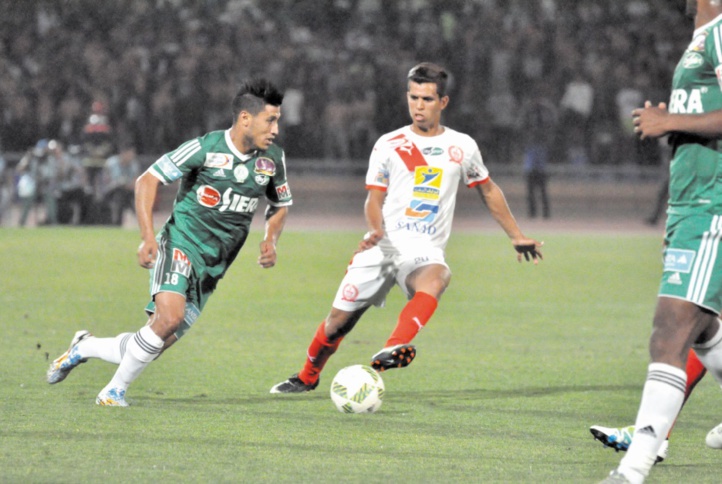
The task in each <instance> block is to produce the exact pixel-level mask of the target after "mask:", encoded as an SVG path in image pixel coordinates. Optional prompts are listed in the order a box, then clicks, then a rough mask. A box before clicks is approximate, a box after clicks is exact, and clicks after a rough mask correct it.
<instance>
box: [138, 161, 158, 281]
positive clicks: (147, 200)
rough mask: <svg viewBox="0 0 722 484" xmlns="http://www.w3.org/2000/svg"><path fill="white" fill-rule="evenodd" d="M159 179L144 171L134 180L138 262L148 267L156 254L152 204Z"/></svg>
mask: <svg viewBox="0 0 722 484" xmlns="http://www.w3.org/2000/svg"><path fill="white" fill-rule="evenodd" d="M158 185H160V180H158V179H157V178H156V177H155V176H153V175H152V174H151V173H150V172H149V171H146V172H145V173H143V174H142V175H141V176H139V177H138V179H137V180H136V181H135V213H136V216H137V218H138V225H139V227H140V238H141V240H142V242H141V243H140V247H138V264H139V265H140V266H141V267H144V268H146V269H149V268H151V267H153V264H154V263H155V259H156V257H157V256H158V242H157V241H156V240H155V230H154V229H153V206H154V205H155V199H156V196H157V194H158Z"/></svg>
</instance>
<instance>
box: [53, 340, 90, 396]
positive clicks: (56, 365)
mask: <svg viewBox="0 0 722 484" xmlns="http://www.w3.org/2000/svg"><path fill="white" fill-rule="evenodd" d="M90 336H92V334H90V332H89V331H85V330H82V331H78V332H77V333H75V336H74V337H73V340H72V341H71V342H70V347H69V348H68V351H66V352H65V353H63V354H62V355H60V356H58V357H57V358H56V359H55V360H54V361H53V362H52V363H50V368H48V373H47V379H48V383H50V384H51V385H52V384H54V383H60V382H61V381H63V380H65V378H66V377H67V376H68V374H70V372H71V370H72V369H73V368H75V367H76V366H78V365H79V364H81V363H85V362H86V361H88V359H87V358H81V357H80V354H79V353H78V348H77V346H78V343H80V342H81V341H83V340H84V339H85V338H89V337H90Z"/></svg>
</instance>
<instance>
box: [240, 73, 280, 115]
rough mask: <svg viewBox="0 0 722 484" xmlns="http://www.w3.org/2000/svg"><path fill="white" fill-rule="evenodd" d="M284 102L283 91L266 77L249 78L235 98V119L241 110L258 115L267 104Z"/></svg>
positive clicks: (278, 104)
mask: <svg viewBox="0 0 722 484" xmlns="http://www.w3.org/2000/svg"><path fill="white" fill-rule="evenodd" d="M281 103H283V93H282V92H281V91H279V90H278V88H277V87H276V86H274V85H273V84H272V83H271V82H270V81H268V80H266V79H260V78H258V79H248V80H246V81H244V82H243V84H241V87H240V89H239V90H238V92H237V93H236V96H235V97H234V98H233V103H232V109H233V121H234V122H235V121H236V119H238V115H239V114H241V111H246V112H248V113H250V114H252V115H254V116H255V115H256V114H258V113H260V112H261V111H263V110H264V109H265V107H266V104H270V105H271V106H280V105H281Z"/></svg>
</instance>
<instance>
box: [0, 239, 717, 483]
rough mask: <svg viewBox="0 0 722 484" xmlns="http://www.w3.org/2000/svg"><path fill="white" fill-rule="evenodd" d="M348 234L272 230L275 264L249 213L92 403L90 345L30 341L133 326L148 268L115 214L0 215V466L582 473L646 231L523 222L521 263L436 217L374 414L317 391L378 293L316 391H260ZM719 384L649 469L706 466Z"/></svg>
mask: <svg viewBox="0 0 722 484" xmlns="http://www.w3.org/2000/svg"><path fill="white" fill-rule="evenodd" d="M360 235H361V234H360V233H352V232H326V233H302V232H287V233H286V234H284V236H283V238H282V241H281V244H280V246H279V264H278V266H277V267H276V268H274V269H271V270H263V269H261V268H260V267H258V266H257V265H256V264H255V260H256V257H257V250H256V247H257V244H258V242H259V241H260V237H261V234H260V233H258V232H254V233H253V234H252V235H251V237H250V238H249V241H248V243H247V246H246V249H245V250H244V252H242V253H241V256H240V257H239V260H238V261H237V262H236V264H235V265H234V266H233V267H232V268H231V270H230V271H229V273H228V275H227V277H226V279H224V280H223V281H222V282H221V284H220V286H219V289H218V291H217V293H216V294H215V295H214V296H213V298H212V299H211V300H210V302H209V304H208V306H207V308H206V310H205V311H204V313H203V316H202V317H201V318H200V319H199V321H198V322H197V323H196V325H195V327H194V328H193V330H192V331H191V332H190V333H189V334H188V335H187V336H186V337H185V338H184V339H183V340H181V341H180V342H179V343H178V344H176V346H175V347H174V348H173V349H172V350H170V351H169V352H168V353H167V354H165V355H163V357H162V358H160V359H159V360H158V361H156V362H154V363H153V364H151V365H150V366H149V367H148V368H147V369H146V371H145V372H144V373H143V374H142V375H141V377H140V378H139V379H138V380H137V381H136V382H135V383H134V384H133V386H131V388H130V390H129V392H128V395H127V398H128V400H129V401H130V402H131V405H132V406H131V407H129V408H125V409H123V408H101V407H97V406H96V405H95V403H94V401H95V396H96V394H97V393H98V391H99V390H100V389H101V388H102V387H103V386H104V385H105V384H106V383H107V381H108V380H109V379H110V377H111V376H112V374H113V372H114V370H115V367H114V366H112V365H109V364H107V363H104V362H101V361H97V360H93V361H90V362H88V363H87V364H84V365H82V366H80V367H79V368H77V369H76V370H75V371H73V373H72V374H71V375H70V376H69V377H68V379H67V380H66V381H64V382H63V383H61V384H58V385H55V386H50V385H48V384H47V383H45V380H44V377H45V370H46V368H47V365H48V363H49V361H50V360H52V359H53V358H55V357H56V356H57V355H59V354H60V353H62V352H63V351H65V349H66V348H67V345H68V343H69V342H70V339H71V338H72V336H73V334H74V332H75V331H76V330H78V329H89V330H91V331H92V332H93V333H94V334H96V335H98V336H113V335H116V334H118V333H120V332H125V331H136V330H137V329H138V328H139V327H140V326H141V325H142V324H143V323H144V322H145V317H144V314H143V307H144V306H145V303H146V302H147V297H148V296H147V287H148V278H147V272H145V271H143V270H142V269H140V268H139V267H138V266H137V265H136V263H135V249H136V247H137V244H138V242H139V240H138V235H137V234H136V233H135V232H133V231H123V230H117V229H87V228H86V229H37V230H15V229H5V230H0V267H1V268H2V273H1V274H0V321H1V322H2V326H1V327H2V330H3V345H2V348H3V349H2V351H1V352H0V356H1V357H2V358H1V359H0V481H2V482H94V481H95V482H97V481H100V480H103V481H107V482H151V481H152V482H390V481H404V482H485V483H487V482H499V483H501V482H504V483H506V482H574V483H576V482H580V483H583V482H597V481H599V480H601V479H602V478H603V477H604V476H605V475H606V474H607V473H608V472H609V471H610V470H611V469H612V468H614V467H615V465H616V464H617V462H618V460H619V458H620V457H621V454H615V453H614V452H612V451H611V450H610V449H603V448H602V447H601V445H600V444H599V443H597V442H595V441H594V440H593V439H592V437H591V435H590V434H589V431H588V427H589V426H590V425H592V424H603V425H610V426H611V425H627V424H631V423H633V421H634V417H635V415H636V411H637V406H638V403H639V396H640V393H641V386H642V384H643V381H644V377H645V373H646V365H647V361H648V357H647V348H646V344H647V338H648V336H649V331H650V327H651V316H652V311H653V307H654V302H655V296H656V288H657V283H658V277H659V271H660V267H661V261H660V238H658V237H648V236H600V235H585V236H582V235H563V234H549V235H548V236H544V234H534V235H535V236H537V237H539V238H543V239H544V240H545V241H546V247H545V251H544V255H545V261H544V262H543V263H542V264H540V265H539V266H538V267H534V266H532V265H531V264H517V263H516V261H515V256H514V254H513V251H512V249H511V247H510V246H509V244H508V242H507V240H506V239H505V237H503V236H501V235H498V234H489V233H479V234H471V233H465V234H455V235H454V236H453V237H452V240H451V242H450V244H449V247H448V261H449V264H450V265H451V268H452V270H453V272H454V276H453V279H452V283H451V286H450V288H449V290H448V291H447V292H446V294H445V295H444V298H443V300H442V303H441V305H440V306H439V309H438V311H437V312H436V314H435V316H434V318H433V319H432V320H431V322H430V323H429V325H428V326H427V328H426V329H424V331H423V332H422V333H421V334H420V335H419V336H418V337H417V338H416V340H415V341H414V343H415V344H416V345H417V349H418V356H417V358H416V360H415V361H414V363H413V364H412V365H411V366H409V367H408V368H406V369H403V370H394V371H389V372H386V373H384V374H383V378H384V381H385V383H386V390H387V391H386V396H385V399H384V404H383V406H382V408H381V410H380V411H379V412H378V413H376V414H374V415H345V414H341V413H339V412H338V411H336V409H335V408H334V406H333V404H332V403H331V400H330V398H329V395H328V387H329V384H330V382H331V379H332V376H333V375H334V374H335V372H336V371H337V370H339V369H340V368H342V367H344V366H348V365H352V364H356V363H367V362H368V361H369V358H370V356H371V355H372V354H373V353H375V352H376V351H377V350H378V349H379V348H380V347H381V346H382V345H383V343H384V341H385V340H386V337H387V336H388V334H389V332H390V331H391V329H392V327H393V325H394V324H395V319H396V316H397V314H398V312H399V311H400V309H401V307H402V305H403V302H404V301H403V299H402V296H401V294H400V291H399V290H398V289H397V288H396V289H394V290H393V291H392V294H391V296H390V297H389V299H388V301H387V307H386V308H385V309H371V310H369V312H368V313H367V314H366V316H365V317H364V319H363V320H362V321H361V322H360V323H359V325H358V326H357V328H356V329H355V330H354V331H353V332H352V333H351V334H350V335H349V336H348V337H347V338H346V340H345V341H344V342H343V344H342V346H341V348H340V350H339V352H338V353H337V354H336V355H335V356H334V357H333V358H332V359H331V360H330V362H329V364H328V366H327V368H326V371H325V372H324V374H323V376H322V380H321V385H320V386H319V388H318V389H317V390H316V391H315V392H312V393H309V394H305V395H293V396H278V395H270V394H269V393H268V390H269V389H270V387H271V386H272V385H273V384H275V383H277V382H278V381H280V380H282V379H285V378H286V377H288V376H289V375H290V374H292V373H294V372H296V371H298V370H299V369H300V366H301V364H302V363H303V360H304V357H305V351H306V347H307V345H308V343H309V341H310V338H311V337H312V336H313V333H314V331H315V329H316V327H317V325H318V324H319V322H320V321H321V320H322V319H323V317H324V316H325V315H326V312H327V311H328V307H329V304H330V303H331V300H332V298H333V294H334V292H335V290H336V286H337V284H338V282H339V281H340V279H341V277H342V275H343V272H344V269H345V265H346V263H347V262H348V260H349V258H350V255H351V252H352V250H353V248H354V247H355V246H356V243H357V241H358V237H359V236H360ZM719 398H720V395H719V388H718V386H717V385H716V384H715V383H714V382H713V381H712V378H711V377H709V376H708V377H707V378H705V380H703V381H702V383H700V385H699V386H698V388H697V390H696V391H695V394H694V395H693V396H692V398H691V399H690V401H689V403H688V405H687V407H686V408H685V409H684V412H683V414H682V418H681V419H680V421H679V422H678V424H677V426H676V429H675V433H674V435H673V437H672V440H671V443H670V456H669V459H668V460H667V461H666V462H664V463H663V464H661V465H658V466H656V467H655V468H654V469H653V471H652V474H651V476H650V479H649V482H719V470H720V466H719V459H720V457H721V456H722V454H720V453H719V451H715V450H711V449H707V448H706V447H705V445H704V437H705V434H706V432H707V431H708V430H709V429H710V428H711V427H713V426H714V425H716V424H717V423H719V421H720V419H722V412H720V411H719V401H720V400H719Z"/></svg>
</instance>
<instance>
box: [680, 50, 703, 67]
mask: <svg viewBox="0 0 722 484" xmlns="http://www.w3.org/2000/svg"><path fill="white" fill-rule="evenodd" d="M702 64H704V57H702V56H701V55H700V54H698V53H697V52H688V53H687V54H685V56H684V59H682V67H684V68H685V69H696V68H698V67H700V66H701V65H702Z"/></svg>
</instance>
